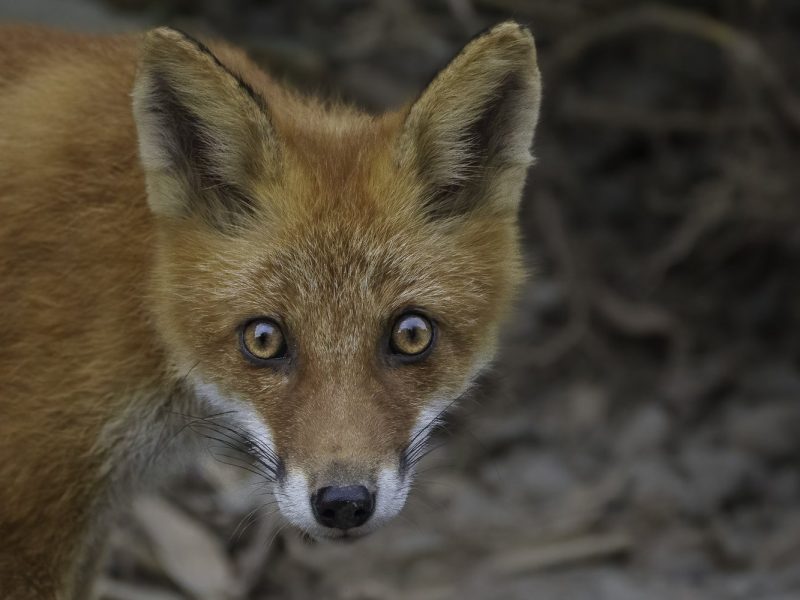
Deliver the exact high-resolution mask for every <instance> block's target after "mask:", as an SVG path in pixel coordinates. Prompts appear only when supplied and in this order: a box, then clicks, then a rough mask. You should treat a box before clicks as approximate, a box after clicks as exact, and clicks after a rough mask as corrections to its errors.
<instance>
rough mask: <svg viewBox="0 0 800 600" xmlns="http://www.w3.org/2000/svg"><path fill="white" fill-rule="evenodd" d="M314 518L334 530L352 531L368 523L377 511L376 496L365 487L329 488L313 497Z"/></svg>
mask: <svg viewBox="0 0 800 600" xmlns="http://www.w3.org/2000/svg"><path fill="white" fill-rule="evenodd" d="M311 507H312V509H313V511H314V517H315V518H316V519H317V521H318V522H319V524H320V525H323V526H325V527H330V528H332V529H343V530H346V529H352V528H354V527H358V526H360V525H363V524H364V523H366V522H367V521H368V520H369V518H370V517H371V516H372V513H373V512H374V511H375V494H372V493H370V491H369V490H368V489H367V488H365V487H364V486H363V485H347V486H342V487H338V486H327V487H322V488H320V489H318V490H317V491H316V492H315V493H314V494H313V495H312V496H311Z"/></svg>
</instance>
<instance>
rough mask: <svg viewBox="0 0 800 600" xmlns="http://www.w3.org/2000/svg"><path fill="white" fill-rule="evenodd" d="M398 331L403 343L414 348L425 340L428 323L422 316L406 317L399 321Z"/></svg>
mask: <svg viewBox="0 0 800 600" xmlns="http://www.w3.org/2000/svg"><path fill="white" fill-rule="evenodd" d="M398 333H399V334H400V336H401V338H402V339H403V340H404V342H405V344H407V345H408V346H410V347H411V348H414V349H416V347H417V346H420V345H424V344H425V343H426V342H427V334H428V324H427V323H426V322H425V320H424V319H423V318H422V317H416V316H414V317H406V318H405V319H403V320H402V321H400V325H399V326H398Z"/></svg>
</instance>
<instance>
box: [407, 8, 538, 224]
mask: <svg viewBox="0 0 800 600" xmlns="http://www.w3.org/2000/svg"><path fill="white" fill-rule="evenodd" d="M540 95H541V86H540V80H539V70H538V67H537V63H536V47H535V45H534V41H533V36H532V35H531V33H530V31H528V30H527V29H526V28H524V27H522V26H520V25H518V24H517V23H513V22H506V23H501V24H500V25H497V26H495V27H494V28H492V29H490V30H489V31H487V32H486V33H484V34H482V35H480V36H478V37H476V38H475V39H473V40H472V41H471V42H470V43H469V44H467V46H466V47H465V48H464V49H463V50H462V51H461V52H460V53H459V54H458V55H457V56H456V57H455V58H454V59H453V60H452V61H451V62H450V64H449V65H448V66H447V67H445V69H444V70H442V71H441V72H439V74H438V75H437V76H436V77H435V78H434V79H433V81H432V82H431V83H430V84H429V85H428V87H427V89H426V90H425V91H424V92H423V93H422V95H421V96H420V97H419V99H418V100H417V101H416V102H415V103H414V104H412V105H411V107H410V109H409V110H408V113H407V114H406V117H405V122H404V123H403V126H402V130H401V135H400V161H401V163H402V164H404V166H407V167H409V168H411V169H413V170H415V172H416V174H417V176H418V177H420V178H421V179H422V181H423V185H424V188H425V192H424V196H425V206H426V210H428V211H429V213H430V214H431V215H433V216H448V215H449V216H453V215H460V214H463V213H465V212H468V211H470V210H472V209H474V208H476V207H478V206H480V205H483V206H485V207H487V208H489V209H490V210H495V211H500V212H508V211H515V210H516V208H517V205H518V203H519V199H520V196H521V194H522V187H523V185H524V183H525V174H526V171H527V167H528V165H529V164H530V163H531V161H532V158H531V154H530V147H531V144H532V142H533V133H534V129H535V127H536V121H537V119H538V115H539V103H540Z"/></svg>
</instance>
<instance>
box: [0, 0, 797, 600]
mask: <svg viewBox="0 0 800 600" xmlns="http://www.w3.org/2000/svg"><path fill="white" fill-rule="evenodd" d="M510 16H513V17H515V18H517V19H518V20H520V21H522V22H524V23H526V24H528V25H530V26H531V28H532V30H533V32H534V34H535V35H536V38H537V42H538V44H539V48H540V53H541V66H542V73H543V77H544V82H545V92H546V93H545V106H544V112H543V115H542V121H541V127H540V129H539V132H538V135H537V142H536V154H537V157H538V162H537V165H536V166H535V167H534V168H533V169H532V171H531V175H530V179H529V185H528V189H527V192H526V198H525V201H524V203H523V210H522V216H521V218H522V221H523V225H524V227H523V228H524V233H525V239H526V246H527V249H528V252H529V256H530V264H531V265H532V271H533V272H534V276H532V277H531V278H530V280H529V282H528V284H527V285H526V287H525V289H524V290H523V293H522V295H521V298H520V302H519V305H518V310H517V312H516V314H515V316H514V318H513V320H512V322H511V323H510V324H509V327H508V329H507V332H506V335H505V340H504V345H503V348H504V350H503V352H502V353H501V355H500V356H499V358H498V360H497V362H496V365H495V368H494V369H493V371H492V372H491V373H490V374H489V375H488V376H487V377H485V378H484V380H483V381H482V383H481V385H480V388H479V389H478V390H477V391H476V393H475V394H474V397H473V398H471V399H469V400H467V401H465V402H464V404H463V405H462V406H461V407H459V408H458V409H457V410H456V411H455V412H454V414H453V415H452V417H451V419H450V421H449V423H448V425H447V427H446V428H444V429H443V431H441V432H440V433H439V434H438V437H439V439H440V440H441V441H442V442H443V445H442V447H441V448H440V449H439V450H437V451H436V452H434V453H432V454H431V455H430V456H429V457H428V458H427V459H426V464H425V465H424V466H423V467H422V471H423V473H422V474H421V476H420V478H419V481H418V483H417V484H416V487H415V490H414V491H413V493H412V495H411V498H410V501H409V504H408V507H407V509H406V510H405V511H404V512H403V514H402V515H401V517H400V518H399V519H398V520H397V521H396V522H395V523H393V524H392V525H390V526H389V527H387V528H385V529H384V530H382V531H380V532H378V533H376V534H374V535H373V536H371V537H369V538H367V539H365V540H363V541H360V542H357V543H355V544H352V545H345V546H338V545H337V546H333V545H328V544H311V543H309V542H306V541H303V540H302V539H300V538H299V536H298V535H297V534H296V533H295V532H293V531H291V530H290V529H288V528H284V527H283V526H282V523H281V522H280V520H278V519H277V518H276V516H275V515H274V514H272V511H273V510H274V506H271V505H269V503H268V500H265V496H264V495H263V492H262V490H261V489H260V488H259V486H258V482H253V481H249V480H246V479H243V477H244V474H242V473H239V472H237V471H234V470H232V469H230V468H225V467H223V466H221V465H218V464H215V463H213V461H211V460H209V459H202V458H201V460H199V461H198V464H197V466H196V468H194V469H192V470H191V472H187V473H186V474H185V476H183V477H181V478H180V480H178V481H175V482H174V483H173V484H172V485H170V486H169V488H168V489H167V490H166V491H165V492H164V493H162V494H159V495H147V496H143V497H140V498H137V499H136V500H135V502H134V508H133V511H132V513H131V515H130V516H128V517H126V518H124V519H122V520H121V522H120V524H119V527H118V528H117V529H116V530H115V531H114V533H113V535H112V538H111V546H112V551H111V554H110V556H109V560H108V564H107V568H106V570H105V572H104V575H103V577H102V578H101V581H100V582H99V586H98V590H99V591H98V593H99V596H100V597H102V598H104V599H107V600H136V599H144V598H148V599H154V600H172V599H175V600H177V599H181V598H197V599H203V600H206V599H207V600H245V599H248V600H249V599H253V600H255V599H259V600H261V599H272V598H275V599H300V600H302V599H309V598H323V599H331V600H338V599H342V600H345V599H347V600H394V599H403V600H406V599H408V600H439V599H442V600H445V599H450V598H464V599H481V600H483V599H509V600H510V599H539V598H541V599H547V600H558V599H565V600H583V599H586V600H645V599H646V600H661V599H664V600H684V599H685V600H689V599H717V598H719V599H731V600H733V599H737V600H738V599H741V600H767V599H769V600H790V599H795V600H796V599H800V158H799V157H800V155H799V154H798V150H800V83H798V82H800V60H798V57H799V56H800V2H796V1H793V0H697V1H690V0H685V1H682V2H679V1H675V2H663V3H647V4H643V3H640V2H633V1H627V0H542V1H535V0H527V1H526V0H429V1H418V2H411V1H401V0H379V1H374V2H368V1H366V0H340V1H334V0H303V1H300V0H296V1H294V2H264V1H261V2H258V1H255V0H238V1H236V2H212V1H211V0H205V1H201V2H190V1H189V0H171V1H147V0H113V1H111V0H109V1H107V2H105V4H100V3H97V2H94V1H93V0H81V1H80V2H79V1H77V0H67V1H64V2H55V1H54V0H30V2H26V3H22V2H16V1H14V0H0V18H2V19H3V20H8V19H11V18H14V19H21V18H22V19H29V20H39V21H47V22H51V23H55V24H62V25H66V26H70V27H72V28H87V29H102V30H118V29H135V28H141V27H145V26H147V25H149V24H155V23H169V24H173V25H179V26H181V27H182V28H184V29H187V30H189V31H193V32H195V33H211V32H213V33H216V34H218V35H221V36H223V37H227V38H229V39H232V40H234V41H236V42H238V43H240V44H242V45H244V46H246V47H247V48H248V49H249V50H250V52H251V53H252V55H253V56H254V57H256V58H257V59H258V60H260V61H261V62H263V63H264V64H265V65H266V66H267V67H268V68H270V69H272V70H273V71H274V72H276V73H279V74H280V75H281V76H283V77H286V78H287V79H288V80H289V81H292V82H294V83H295V85H298V86H299V87H301V88H303V89H306V90H313V91H322V92H326V93H329V94H333V95H336V96H340V97H343V98H345V99H347V100H349V101H353V102H356V103H358V104H360V105H362V106H365V107H367V108H369V109H375V110H378V109H381V108H383V107H386V106H397V105H398V104H399V103H401V102H403V101H405V100H407V99H409V98H412V97H414V96H415V95H416V93H417V92H418V91H419V90H420V88H421V87H422V86H423V85H424V84H425V82H426V81H427V80H428V79H429V77H430V76H431V75H432V74H433V73H434V72H435V71H436V69H437V68H438V67H440V66H442V65H443V64H444V63H446V61H447V60H448V58H449V57H450V56H451V55H452V54H453V53H454V52H455V51H456V50H457V49H458V48H459V47H460V46H461V45H462V44H463V43H464V42H465V41H466V40H468V39H469V37H470V36H471V35H472V34H474V33H475V32H477V31H479V30H481V29H483V28H484V27H485V26H487V25H490V24H492V23H495V22H498V21H500V20H503V19H505V18H508V17H510ZM242 490H244V491H242ZM265 503H266V506H265Z"/></svg>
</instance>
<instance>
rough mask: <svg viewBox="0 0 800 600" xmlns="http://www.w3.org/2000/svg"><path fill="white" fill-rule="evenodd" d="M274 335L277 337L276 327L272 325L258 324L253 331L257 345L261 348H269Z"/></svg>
mask: <svg viewBox="0 0 800 600" xmlns="http://www.w3.org/2000/svg"><path fill="white" fill-rule="evenodd" d="M273 335H275V326H274V325H273V324H272V323H257V324H256V326H255V329H254V331H253V337H254V338H255V341H256V344H257V345H258V346H260V347H261V348H269V346H270V344H271V343H272V336H273Z"/></svg>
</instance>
